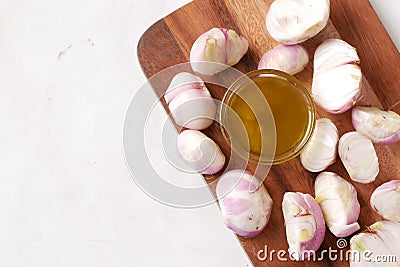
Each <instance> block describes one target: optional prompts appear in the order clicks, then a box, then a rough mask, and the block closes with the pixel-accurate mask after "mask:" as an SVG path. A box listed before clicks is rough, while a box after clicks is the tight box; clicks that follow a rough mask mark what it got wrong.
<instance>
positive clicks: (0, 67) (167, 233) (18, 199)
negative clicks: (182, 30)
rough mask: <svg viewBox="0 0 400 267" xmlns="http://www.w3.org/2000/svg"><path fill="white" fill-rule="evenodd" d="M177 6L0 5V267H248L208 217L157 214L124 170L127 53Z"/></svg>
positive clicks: (131, 86)
mask: <svg viewBox="0 0 400 267" xmlns="http://www.w3.org/2000/svg"><path fill="white" fill-rule="evenodd" d="M186 2H188V1H187V0H168V1H161V0H151V1H149V0H148V1H138V0H130V1H127V0H118V1H111V0H69V1H66V0H36V1H33V0H17V1H9V0H0V251H1V256H0V266H149V267H150V266H151V267H154V266H221V267H222V266H230V267H232V266H233V267H234V266H238V267H241V266H246V265H249V266H250V265H251V263H250V262H249V261H248V259H247V256H246V255H245V254H244V253H243V250H242V248H241V246H240V245H239V243H238V241H237V239H236V237H235V236H234V235H233V234H232V233H231V232H230V231H229V230H227V229H226V228H225V227H224V226H223V224H222V222H221V218H220V216H219V214H218V210H217V208H216V206H215V205H214V206H208V207H206V208H201V209H195V210H182V209H175V208H170V207H167V206H164V205H162V204H159V203H158V202H155V201H154V200H152V199H150V198H148V197H147V196H146V195H145V194H144V193H143V192H141V191H140V190H139V189H138V188H137V186H136V185H135V184H134V183H133V181H132V178H131V177H130V175H129V172H128V170H127V168H126V166H125V162H124V157H123V153H122V126H123V119H124V115H125V112H126V109H127V107H128V104H129V102H130V100H131V98H132V96H133V95H134V94H135V92H136V90H137V89H138V88H139V87H140V86H141V85H142V84H143V83H144V81H145V78H144V76H143V74H142V72H141V70H140V67H139V64H138V61H137V57H136V45H137V42H138V40H139V38H140V36H141V34H142V33H143V32H144V31H145V30H146V29H147V28H148V27H149V26H150V25H151V24H152V23H153V22H155V21H156V20H157V19H159V18H161V17H163V16H165V15H167V14H168V13H170V12H171V11H173V10H175V9H176V8H178V7H180V6H181V5H183V4H185V3H186ZM60 52H62V53H61V54H60ZM160 113H161V111H160Z"/></svg>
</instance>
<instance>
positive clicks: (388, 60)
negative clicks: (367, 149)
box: [138, 0, 400, 266]
mask: <svg viewBox="0 0 400 267" xmlns="http://www.w3.org/2000/svg"><path fill="white" fill-rule="evenodd" d="M271 3H272V0H247V1H242V0H215V1H213V0H199V1H194V2H191V3H189V4H188V5H186V6H184V7H182V8H181V9H179V10H177V11H175V12H174V13H172V14H170V15H169V16H167V17H165V18H164V19H162V20H160V21H158V22H156V23H155V24H154V25H153V26H151V27H150V28H149V29H148V30H147V31H146V32H145V33H144V34H143V36H142V38H141V40H140V41H139V44H138V58H139V61H140V64H141V66H142V69H143V71H144V73H145V75H146V76H147V77H149V78H150V77H151V76H153V75H154V74H156V73H158V72H159V71H161V70H163V69H165V68H168V67H170V66H173V65H176V64H179V63H184V62H188V61H189V51H190V49H191V46H192V44H193V42H194V41H195V40H196V38H197V37H198V36H199V35H200V34H202V33H204V32H205V31H207V30H209V29H210V28H213V27H223V28H231V29H234V30H236V31H237V32H238V33H240V34H241V35H243V36H245V37H246V39H247V40H248V41H249V51H248V52H247V54H246V55H245V56H244V57H243V59H242V60H241V61H240V62H239V63H238V64H237V65H235V66H234V67H235V68H237V69H239V70H240V71H242V72H244V73H246V72H249V71H252V70H255V69H256V67H257V64H258V61H259V59H260V58H261V56H262V55H263V53H265V52H266V51H267V50H269V49H271V48H273V47H274V46H275V45H277V42H276V41H274V40H273V39H272V38H271V37H270V36H269V34H268V32H267V31H266V27H265V23H264V21H265V15H266V13H267V11H268V8H269V5H270V4H271ZM327 38H341V39H343V40H345V41H347V42H349V43H350V44H351V45H353V46H355V47H356V48H357V50H358V53H359V56H360V58H361V69H362V71H363V74H364V77H363V82H362V88H363V96H364V98H363V100H362V101H360V103H359V104H360V105H372V106H377V107H379V108H384V109H388V108H391V107H393V106H394V105H395V104H396V103H397V102H398V101H399V100H400V64H399V63H400V55H399V53H398V51H397V50H396V48H395V46H394V44H393V43H392V41H391V40H390V38H389V36H388V34H387V32H386V31H385V29H384V27H383V26H382V24H381V23H380V21H379V19H378V17H377V16H376V14H375V13H374V11H373V9H372V7H371V6H370V4H369V2H368V1H367V0H332V1H331V16H330V21H329V22H328V25H327V27H326V28H325V29H324V30H323V31H322V32H321V33H320V34H318V35H317V36H315V37H314V38H311V39H310V40H308V41H306V42H305V43H303V44H304V46H305V47H306V48H307V50H308V51H309V53H310V56H311V62H312V59H313V54H314V51H315V49H316V47H317V46H318V45H319V44H320V43H321V42H322V41H323V40H325V39H327ZM312 68H313V66H312V63H310V64H309V65H308V66H307V67H306V69H305V70H304V71H303V72H301V73H299V74H298V75H296V77H297V78H298V79H300V80H301V81H302V82H303V83H304V84H305V86H306V87H307V88H311V80H312ZM168 83H169V81H167V82H166V85H163V86H154V88H155V91H156V93H157V95H158V96H162V95H163V94H164V93H165V90H166V86H168ZM209 90H210V92H211V94H212V95H213V97H215V98H217V99H221V98H222V96H223V94H224V92H225V89H223V88H220V87H216V86H213V85H209ZM162 102H163V105H164V107H165V108H166V109H168V107H167V106H166V105H165V102H164V101H162ZM393 110H394V111H396V112H400V104H399V105H396V106H394V108H393ZM317 116H318V117H319V118H322V117H327V118H330V119H331V120H332V121H333V122H334V123H335V124H336V126H337V127H338V130H339V134H340V135H342V134H343V133H345V132H348V131H352V130H354V129H353V127H352V124H351V113H350V112H346V113H344V114H340V115H332V114H328V113H326V112H324V111H323V110H322V109H320V108H319V107H317ZM203 132H204V133H205V134H207V135H208V136H210V137H211V138H213V139H214V140H215V141H216V142H217V143H218V144H219V145H220V147H221V148H222V151H223V152H224V153H225V155H229V152H230V150H229V147H228V146H227V144H226V143H225V142H224V140H223V138H222V136H221V135H220V132H219V126H218V125H217V124H216V123H214V124H213V125H212V126H211V127H210V128H208V129H206V130H204V131H203ZM375 147H376V150H377V154H378V158H379V163H380V170H381V171H380V173H379V175H378V177H377V179H376V180H375V181H374V182H372V183H370V184H366V185H365V184H359V183H356V182H352V181H351V180H350V178H349V176H348V174H347V173H346V171H345V169H344V167H343V165H342V164H341V162H340V160H339V159H338V160H337V162H336V163H335V164H333V165H332V166H330V167H329V168H328V169H327V170H328V171H333V172H336V173H338V174H339V175H341V176H342V177H344V178H345V179H347V180H348V181H351V182H352V184H353V185H354V186H355V187H356V189H357V191H358V199H359V202H360V205H361V213H360V218H359V220H358V222H359V224H360V226H361V229H362V230H364V229H365V228H366V227H367V226H368V225H370V224H372V223H373V222H375V221H377V220H379V219H381V218H380V217H379V216H378V215H377V214H376V213H375V212H374V211H373V210H372V209H371V207H370V205H369V198H370V195H371V193H372V191H373V190H374V189H375V188H376V187H377V186H378V185H380V184H382V183H383V182H386V181H389V180H392V179H400V143H397V144H392V145H387V146H375ZM316 176H317V174H314V173H310V172H308V171H306V170H305V169H304V168H303V167H302V166H301V164H300V160H299V159H298V158H296V159H293V160H291V161H289V162H286V163H284V164H281V165H278V166H273V167H272V168H271V171H270V173H269V174H268V177H267V178H266V180H265V182H264V184H265V186H266V188H267V189H268V191H269V192H270V194H271V197H272V199H273V201H274V204H273V211H272V215H271V218H270V221H269V223H268V225H267V227H266V229H265V230H264V231H263V232H262V233H261V234H260V235H258V236H257V237H255V238H252V239H245V238H241V237H239V239H240V241H241V243H242V245H243V247H244V248H245V250H246V252H247V254H248V255H249V257H250V259H251V260H252V262H253V264H254V265H255V266H347V265H348V263H346V262H343V261H338V260H337V261H330V260H329V258H328V257H325V259H324V260H322V261H319V262H310V261H305V262H292V261H288V262H279V261H278V260H277V258H276V254H275V258H274V260H273V261H269V260H265V261H260V260H259V259H257V252H258V251H259V250H260V249H264V247H265V245H267V246H268V248H269V249H270V250H271V249H274V250H276V251H278V250H280V249H284V250H287V248H288V245H287V242H286V234H285V226H284V221H283V215H282V211H281V203H282V198H283V194H284V192H286V191H296V192H303V193H309V194H311V195H313V196H314V180H315V177H316ZM206 178H207V179H206V180H207V182H211V181H215V179H216V178H217V177H212V178H213V179H210V177H206ZM214 185H215V183H213V184H212V186H211V187H212V190H213V191H214V188H213V187H214ZM349 239H350V238H346V240H347V241H349ZM336 241H337V238H336V237H335V236H333V235H332V234H331V233H330V232H329V230H327V233H326V236H325V240H324V242H323V244H322V246H321V248H320V250H322V249H327V248H328V247H331V248H332V249H337V246H336Z"/></svg>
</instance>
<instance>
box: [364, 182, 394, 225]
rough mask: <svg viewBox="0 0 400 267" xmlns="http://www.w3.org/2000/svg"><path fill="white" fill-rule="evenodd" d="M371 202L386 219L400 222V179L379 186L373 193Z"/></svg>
mask: <svg viewBox="0 0 400 267" xmlns="http://www.w3.org/2000/svg"><path fill="white" fill-rule="evenodd" d="M370 204H371V207H372V208H373V209H374V210H375V211H376V212H377V213H378V214H379V215H380V216H382V217H383V218H384V219H386V220H391V221H397V222H400V180H391V181H389V182H386V183H384V184H382V185H380V186H378V187H377V188H376V189H375V190H374V192H373V193H372V195H371V199H370Z"/></svg>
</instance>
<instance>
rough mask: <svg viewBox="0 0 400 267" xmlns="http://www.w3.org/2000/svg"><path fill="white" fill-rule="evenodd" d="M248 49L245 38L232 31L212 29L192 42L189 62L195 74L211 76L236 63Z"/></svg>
mask: <svg viewBox="0 0 400 267" xmlns="http://www.w3.org/2000/svg"><path fill="white" fill-rule="evenodd" d="M248 48H249V43H248V42H247V40H246V38H244V37H243V36H240V35H238V34H237V33H236V32H235V31H234V30H228V29H219V28H213V29H211V30H209V31H207V32H205V33H203V34H202V35H200V37H199V38H197V40H196V41H195V42H194V44H193V46H192V49H191V50H190V62H191V65H192V68H193V70H194V71H195V72H199V73H202V74H206V75H213V74H215V73H218V72H220V71H223V70H225V69H226V68H228V67H229V66H233V65H235V64H236V63H238V62H239V60H240V59H241V58H242V57H243V55H244V54H246V52H247V49H248ZM204 62H208V64H205V63H204ZM211 63H213V64H211Z"/></svg>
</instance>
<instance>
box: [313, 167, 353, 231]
mask: <svg viewBox="0 0 400 267" xmlns="http://www.w3.org/2000/svg"><path fill="white" fill-rule="evenodd" d="M315 200H316V201H317V203H318V204H319V205H320V207H321V209H322V213H323V214H324V218H325V222H326V225H327V226H328V228H329V230H330V231H331V232H332V234H334V235H335V236H336V237H346V236H349V235H351V234H352V233H354V232H355V231H357V230H359V229H360V225H359V224H358V223H357V220H358V216H359V215H360V204H359V203H358V199H357V191H356V189H355V188H354V186H353V185H352V184H351V183H349V182H347V181H346V180H345V179H343V178H342V177H340V176H339V175H337V174H335V173H333V172H322V173H320V174H319V175H318V176H317V179H316V180H315Z"/></svg>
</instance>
